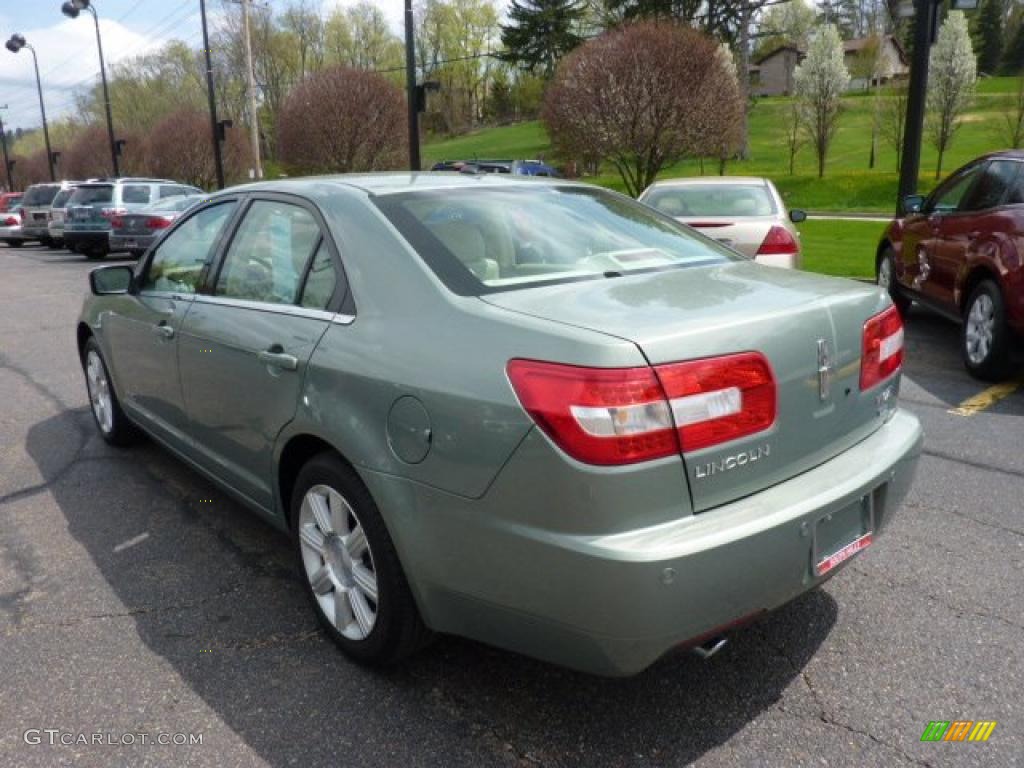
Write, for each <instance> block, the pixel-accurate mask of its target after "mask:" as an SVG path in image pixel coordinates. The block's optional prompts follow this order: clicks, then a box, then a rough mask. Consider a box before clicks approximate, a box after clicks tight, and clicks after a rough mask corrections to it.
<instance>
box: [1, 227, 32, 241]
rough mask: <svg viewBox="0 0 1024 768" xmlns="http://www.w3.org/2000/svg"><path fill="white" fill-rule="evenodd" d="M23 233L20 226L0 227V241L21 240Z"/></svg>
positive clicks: (23, 236)
mask: <svg viewBox="0 0 1024 768" xmlns="http://www.w3.org/2000/svg"><path fill="white" fill-rule="evenodd" d="M25 239H26V238H25V235H24V233H23V232H22V231H21V227H20V226H18V227H0V241H3V242H11V241H16V242H19V243H20V242H21V241H22V240H25Z"/></svg>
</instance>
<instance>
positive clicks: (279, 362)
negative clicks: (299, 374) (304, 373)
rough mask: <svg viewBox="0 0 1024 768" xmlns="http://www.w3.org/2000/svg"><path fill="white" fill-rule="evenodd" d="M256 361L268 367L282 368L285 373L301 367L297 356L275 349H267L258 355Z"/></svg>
mask: <svg viewBox="0 0 1024 768" xmlns="http://www.w3.org/2000/svg"><path fill="white" fill-rule="evenodd" d="M256 359H257V360H259V361H260V362H261V363H265V364H266V365H271V366H273V367H274V368H280V369H282V370H285V371H294V370H297V369H298V367H299V358H297V357H295V355H289V354H286V353H284V352H277V351H276V350H273V349H265V350H263V351H262V352H260V353H258V354H257V355H256Z"/></svg>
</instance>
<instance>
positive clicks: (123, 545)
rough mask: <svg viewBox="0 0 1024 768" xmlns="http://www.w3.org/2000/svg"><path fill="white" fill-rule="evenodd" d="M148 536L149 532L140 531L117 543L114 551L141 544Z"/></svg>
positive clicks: (121, 550)
mask: <svg viewBox="0 0 1024 768" xmlns="http://www.w3.org/2000/svg"><path fill="white" fill-rule="evenodd" d="M148 538H149V534H148V533H140V534H139V535H138V536H133V537H132V538H130V539H128V541H122V542H121V543H120V544H118V545H117V546H116V547H114V551H115V552H123V551H124V550H126V549H128V548H129V547H134V546H135V545H136V544H141V543H142V542H144V541H145V540H146V539H148Z"/></svg>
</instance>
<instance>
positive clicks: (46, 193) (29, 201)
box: [21, 184, 60, 208]
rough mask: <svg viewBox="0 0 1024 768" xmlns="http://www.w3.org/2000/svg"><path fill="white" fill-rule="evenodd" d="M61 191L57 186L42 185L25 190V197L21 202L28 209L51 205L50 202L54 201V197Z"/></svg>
mask: <svg viewBox="0 0 1024 768" xmlns="http://www.w3.org/2000/svg"><path fill="white" fill-rule="evenodd" d="M59 191H60V187H59V186H57V185H56V184H40V185H38V186H35V187H29V188H28V189H26V190H25V197H24V199H23V200H22V201H21V204H22V205H23V206H25V207H26V208H32V207H35V206H40V205H49V204H50V201H51V200H53V198H54V195H56V194H57V193H58V192H59Z"/></svg>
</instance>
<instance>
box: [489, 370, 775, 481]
mask: <svg viewBox="0 0 1024 768" xmlns="http://www.w3.org/2000/svg"><path fill="white" fill-rule="evenodd" d="M508 376H509V381H511V383H512V387H513V389H514V390H515V392H516V395H517V396H518V397H519V401H520V402H521V403H522V405H523V408H525V409H526V411H527V413H529V414H530V416H531V417H532V418H533V420H534V421H535V422H536V423H537V425H538V426H539V427H540V428H541V429H543V430H544V431H545V432H546V433H547V434H548V436H550V437H551V439H552V440H554V441H555V443H556V444H557V445H558V446H559V447H561V448H562V450H564V451H565V452H566V453H568V454H569V455H570V456H572V457H573V458H576V459H579V460H580V461H584V462H587V463H590V464H633V463H636V462H640V461H649V460H651V459H657V458H661V457H664V456H672V455H678V454H680V453H681V452H683V451H692V450H697V449H699V448H707V447H709V446H712V445H716V444H718V443H722V442H725V441H728V440H735V439H737V438H740V437H745V436H747V435H750V434H753V433H755V432H760V431H761V430H764V429H767V428H768V427H770V426H771V425H772V424H773V423H774V422H775V410H776V402H775V401H776V392H775V379H774V376H773V375H772V371H771V367H770V366H769V365H768V361H767V360H766V359H765V358H764V356H763V355H760V354H758V353H755V352H745V353H742V354H737V355H728V356H726V357H718V358H707V359H703V360H691V361H687V362H682V363H671V364H668V365H660V366H656V367H654V368H648V367H643V368H583V367H579V366H573V365H561V364H558V363H547V362H539V361H534V360H512V361H510V362H509V364H508Z"/></svg>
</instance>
